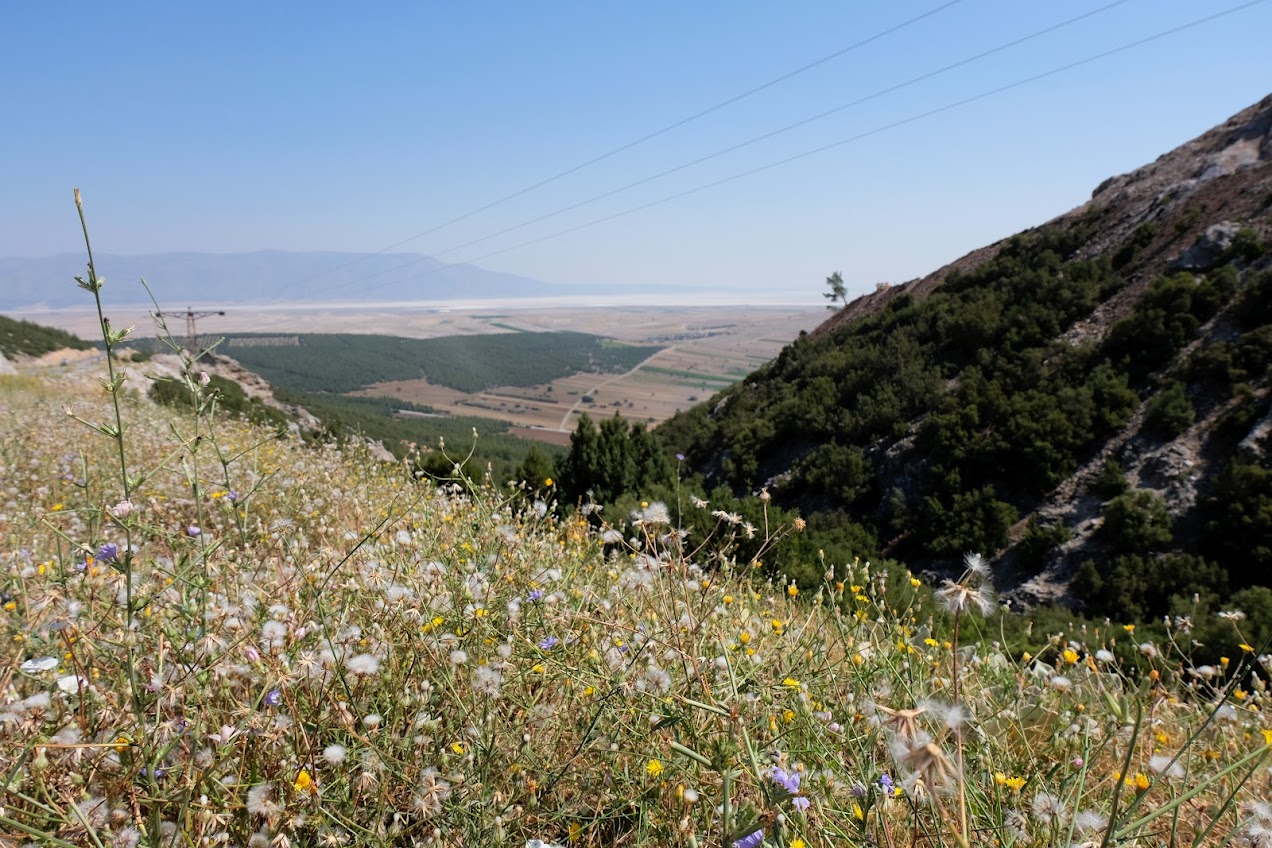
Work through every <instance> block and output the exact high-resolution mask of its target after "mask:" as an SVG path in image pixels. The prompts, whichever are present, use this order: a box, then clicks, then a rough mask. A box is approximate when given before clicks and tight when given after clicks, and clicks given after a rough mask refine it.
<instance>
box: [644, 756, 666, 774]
mask: <svg viewBox="0 0 1272 848" xmlns="http://www.w3.org/2000/svg"><path fill="white" fill-rule="evenodd" d="M662 773H663V764H662V760H658V759H654V760H650V761H649V762H647V763H645V774H647V775H649V776H650V777H658V775H660V774H662Z"/></svg>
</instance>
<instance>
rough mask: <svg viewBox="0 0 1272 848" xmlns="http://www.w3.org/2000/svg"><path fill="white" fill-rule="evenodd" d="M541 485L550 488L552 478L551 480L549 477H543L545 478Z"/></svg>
mask: <svg viewBox="0 0 1272 848" xmlns="http://www.w3.org/2000/svg"><path fill="white" fill-rule="evenodd" d="M543 485H545V486H551V485H552V478H551V477H545V478H544V479H543Z"/></svg>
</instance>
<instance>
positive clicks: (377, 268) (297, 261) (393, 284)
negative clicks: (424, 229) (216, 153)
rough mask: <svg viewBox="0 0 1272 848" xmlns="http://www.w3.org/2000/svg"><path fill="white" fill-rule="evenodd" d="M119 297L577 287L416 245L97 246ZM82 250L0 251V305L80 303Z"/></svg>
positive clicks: (447, 295)
mask: <svg viewBox="0 0 1272 848" xmlns="http://www.w3.org/2000/svg"><path fill="white" fill-rule="evenodd" d="M96 262H97V272H98V273H99V274H101V275H102V276H103V277H105V278H106V281H107V285H109V286H110V287H111V288H112V290H113V291H112V294H111V298H112V299H113V300H115V301H116V302H129V303H134V302H135V303H147V302H149V298H148V297H147V295H146V292H145V290H144V289H143V288H142V287H141V284H140V282H139V281H140V280H141V279H143V278H144V279H145V280H146V282H147V283H148V284H149V285H150V286H151V288H152V289H153V290H154V291H156V292H161V293H162V295H163V298H164V301H165V302H166V303H181V302H189V303H216V304H229V303H270V302H288V301H297V300H307V301H315V300H322V301H341V300H348V301H355V300H356V301H397V300H450V299H454V298H458V297H462V298H474V297H484V298H496V297H551V296H554V295H569V294H575V293H577V292H578V288H577V287H572V286H562V285H554V284H552V283H545V282H543V281H541V280H535V279H531V278H529V277H519V276H517V275H515V274H503V273H499V272H497V271H487V270H486V269H484V268H479V267H477V266H476V265H448V264H446V263H444V262H439V261H438V260H436V259H434V258H432V257H431V256H426V255H423V254H418V253H337V252H334V251H333V252H325V251H322V252H297V253H292V252H286V251H278V250H262V251H258V252H255V253H156V254H149V255H143V256H124V255H111V254H98V255H97V256H96ZM84 264H85V263H84V256H83V254H78V253H76V254H61V255H58V256H46V257H38V258H0V309H18V308H27V307H48V308H58V307H63V306H77V305H82V304H83V302H84V301H83V292H81V291H80V290H79V289H78V288H77V287H76V286H75V283H74V281H73V277H74V276H75V275H76V274H82V273H84Z"/></svg>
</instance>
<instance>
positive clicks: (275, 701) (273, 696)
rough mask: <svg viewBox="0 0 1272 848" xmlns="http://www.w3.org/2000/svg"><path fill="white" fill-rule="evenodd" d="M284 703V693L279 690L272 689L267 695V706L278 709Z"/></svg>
mask: <svg viewBox="0 0 1272 848" xmlns="http://www.w3.org/2000/svg"><path fill="white" fill-rule="evenodd" d="M282 702H283V693H282V692H280V691H278V690H277V689H271V690H269V691H268V692H267V693H265V706H267V707H276V706H278V705H279V704H281V703H282Z"/></svg>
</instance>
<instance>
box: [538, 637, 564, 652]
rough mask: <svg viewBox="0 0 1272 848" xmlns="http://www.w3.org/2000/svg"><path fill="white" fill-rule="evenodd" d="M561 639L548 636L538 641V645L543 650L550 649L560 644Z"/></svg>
mask: <svg viewBox="0 0 1272 848" xmlns="http://www.w3.org/2000/svg"><path fill="white" fill-rule="evenodd" d="M560 642H561V640H560V639H558V638H557V637H555V636H549V637H547V638H546V639H543V640H541V641H540V642H539V647H540V648H542V649H543V650H545V651H550V650H552V649H553V648H555V647H556V646H557V645H558V644H560Z"/></svg>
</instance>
